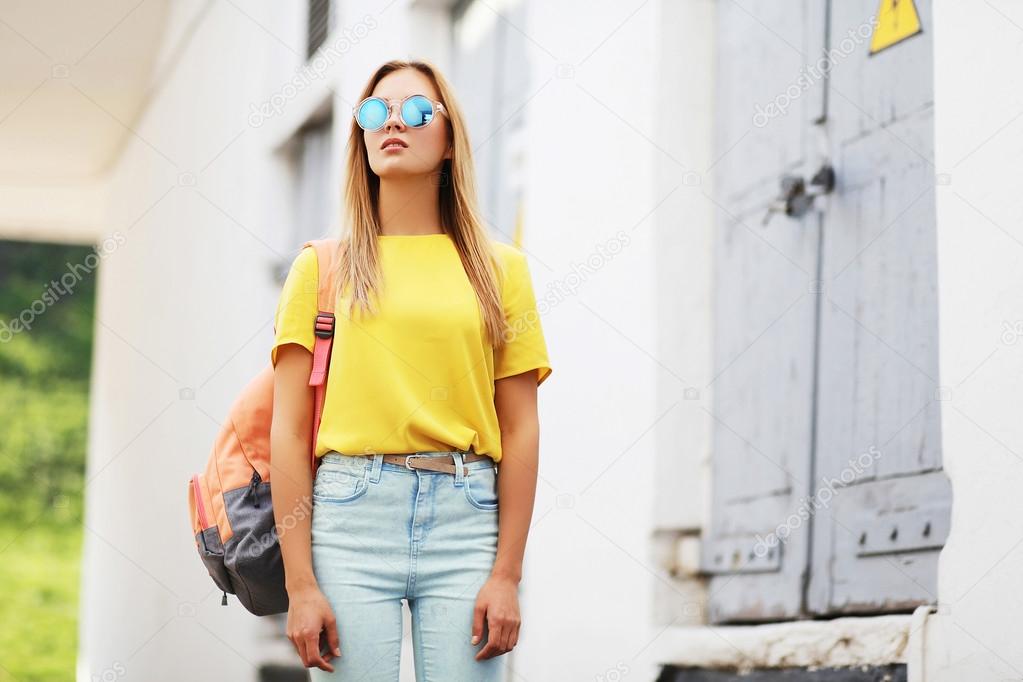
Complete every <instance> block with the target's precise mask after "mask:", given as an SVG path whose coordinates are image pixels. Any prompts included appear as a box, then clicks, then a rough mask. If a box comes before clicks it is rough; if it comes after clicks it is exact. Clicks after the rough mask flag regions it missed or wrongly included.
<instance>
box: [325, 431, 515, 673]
mask: <svg viewBox="0 0 1023 682" xmlns="http://www.w3.org/2000/svg"><path fill="white" fill-rule="evenodd" d="M415 454H418V455H425V456H432V457H444V456H446V461H447V462H448V463H452V461H454V463H455V464H456V465H458V468H459V472H458V473H455V474H449V473H445V472H439V471H430V470H427V469H410V468H407V467H405V466H404V465H399V464H391V463H388V462H384V461H383V456H382V455H344V454H341V453H339V452H328V453H326V454H325V455H323V461H322V463H321V464H320V465H319V468H318V469H317V471H316V477H315V479H314V481H313V507H312V509H313V511H312V560H313V573H314V574H315V576H316V581H317V583H318V584H319V587H320V590H322V592H323V594H324V595H325V596H326V598H327V600H328V601H329V602H330V604H331V606H332V608H333V610H334V616H335V618H336V619H337V626H338V636H339V638H340V640H341V656H340V657H336V658H334V660H333V662H332V663H333V666H334V672H333V673H328V672H326V671H324V670H320V669H318V668H310V670H309V672H310V676H311V679H312V680H328V679H335V680H345V681H346V682H355V681H356V680H359V681H360V682H378V681H379V682H397V680H398V673H399V666H400V660H401V641H402V614H401V608H402V607H401V600H402V599H405V600H406V601H407V603H408V605H409V610H410V612H411V616H412V647H413V654H414V659H415V668H416V680H417V682H430V681H437V682H441V681H443V682H463V681H464V682H468V681H472V682H492V681H496V680H500V679H502V675H503V668H504V659H505V656H504V655H501V656H497V657H495V658H490V659H487V660H484V661H477V660H475V658H474V656H475V655H476V654H477V653H478V652H479V650H480V649H481V648H482V647H483V646H484V644H485V643H486V641H487V640H486V637H487V629H486V625H485V624H484V630H483V639H482V640H481V641H480V642H479V643H478V644H477V645H476V646H473V645H472V644H471V643H470V641H469V640H470V638H471V637H472V620H473V608H474V607H475V605H476V595H477V593H478V592H479V590H480V588H481V587H482V586H483V583H485V582H486V580H487V578H489V576H490V570H491V568H492V567H493V565H494V557H495V556H496V553H497V528H498V526H497V516H498V514H497V509H498V501H497V469H496V467H495V465H494V463H493V461H492V460H491V459H490V458H489V457H488V458H487V459H483V460H479V461H476V462H470V463H469V464H464V465H463V463H462V455H463V454H464V453H462V452H458V451H444V452H439V451H437V452H434V451H431V452H419V453H415ZM452 457H453V458H454V459H452ZM462 466H465V467H467V468H468V469H469V473H468V475H462V473H461V467H462Z"/></svg>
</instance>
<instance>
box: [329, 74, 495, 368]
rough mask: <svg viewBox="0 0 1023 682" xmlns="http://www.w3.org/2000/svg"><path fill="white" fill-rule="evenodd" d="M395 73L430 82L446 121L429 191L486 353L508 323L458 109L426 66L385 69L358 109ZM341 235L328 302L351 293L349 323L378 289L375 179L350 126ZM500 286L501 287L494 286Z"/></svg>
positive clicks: (367, 309)
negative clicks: (470, 293)
mask: <svg viewBox="0 0 1023 682" xmlns="http://www.w3.org/2000/svg"><path fill="white" fill-rule="evenodd" d="M399 69H416V70H418V71H419V72H421V73H423V74H424V75H425V76H426V77H427V78H429V79H430V80H431V81H432V82H433V84H434V86H435V87H436V88H437V92H438V97H439V99H440V101H441V102H442V103H443V104H444V108H445V110H446V111H447V114H448V115H447V116H438V117H437V118H436V119H435V122H437V121H439V120H443V121H444V122H445V125H447V128H448V136H449V140H450V141H451V145H452V150H451V158H450V159H444V161H443V164H442V166H441V169H440V172H439V173H438V175H437V176H436V182H435V183H434V184H435V185H436V187H437V191H438V192H439V195H440V196H439V199H440V201H439V205H440V219H441V226H442V227H443V230H444V232H445V233H447V234H448V235H450V236H451V238H452V241H453V242H454V244H455V247H456V249H457V250H458V254H459V257H460V258H461V261H462V267H463V268H465V272H466V274H467V275H468V277H469V281H470V282H471V284H472V287H473V289H474V290H475V292H476V298H477V300H478V303H479V308H480V315H481V318H482V320H483V325H484V327H485V332H486V336H487V338H488V341H489V342H490V344H491V345H492V347H493V348H495V349H496V348H500V347H501V346H502V345H503V344H504V340H505V335H506V333H507V331H508V330H507V323H506V321H505V319H504V310H503V307H502V304H501V286H502V285H501V283H500V282H499V279H498V278H499V274H498V273H500V277H501V278H503V272H502V271H501V262H500V260H499V259H498V258H497V257H496V252H495V249H494V247H493V246H492V245H491V243H490V238H489V237H488V235H487V231H486V228H485V226H484V224H483V221H482V220H481V218H480V216H479V209H478V205H477V197H476V174H475V169H474V165H473V159H472V148H471V147H470V146H469V136H468V134H467V133H466V130H465V124H464V120H465V119H464V118H463V117H462V111H461V108H460V107H459V106H458V104H457V102H456V101H455V97H454V92H453V90H452V88H451V86H450V84H449V83H448V82H447V80H446V79H445V78H444V76H443V75H441V74H440V72H439V71H438V70H437V69H436V68H435V67H434V66H433V65H432V64H430V63H428V62H425V61H406V60H392V61H388V62H386V63H385V64H383V65H382V66H380V68H378V69H377V70H376V72H375V73H374V74H373V76H372V77H371V78H370V79H369V82H368V83H367V84H366V87H365V88H364V89H363V91H362V95H361V96H360V97H359V100H358V101H360V102H361V101H362V100H363V99H365V98H366V97H369V96H370V95H371V94H373V89H374V88H375V87H376V85H377V83H379V82H380V80H381V79H382V78H383V77H384V76H386V75H387V74H389V73H391V72H393V71H397V70H399ZM345 169H346V180H345V193H344V199H343V204H344V218H345V219H344V225H345V226H347V229H346V230H344V234H342V237H341V239H340V240H339V241H340V243H339V246H338V253H337V254H336V255H337V258H336V260H335V263H336V268H335V270H334V272H333V273H331V276H332V278H333V288H332V291H333V297H334V300H335V301H337V300H338V299H339V297H340V296H341V294H342V292H344V290H345V289H346V288H348V287H350V290H351V294H352V296H351V301H350V304H349V311H348V312H349V315H351V316H354V315H355V314H356V310H357V309H359V310H361V311H362V312H364V313H373V312H375V306H374V304H373V303H372V301H371V299H372V297H373V295H374V294H375V293H376V292H377V291H378V287H379V286H380V271H379V257H378V250H377V240H376V236H377V235H378V234H380V226H379V212H378V210H377V209H378V205H379V196H380V178H379V177H378V176H377V175H376V174H375V173H373V172H372V170H371V169H370V167H369V157H368V152H367V150H366V141H365V139H364V138H363V131H362V128H360V127H359V126H358V124H357V123H356V122H355V120H354V118H353V120H352V124H351V131H350V132H349V134H348V153H347V159H346V163H345ZM501 281H502V282H503V279H501Z"/></svg>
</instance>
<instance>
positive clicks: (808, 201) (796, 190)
mask: <svg viewBox="0 0 1023 682" xmlns="http://www.w3.org/2000/svg"><path fill="white" fill-rule="evenodd" d="M833 189H835V169H834V168H832V167H831V164H829V163H825V164H824V165H823V166H821V168H820V170H819V171H817V172H816V173H814V176H813V177H812V178H810V182H809V189H807V183H806V182H805V181H804V180H803V178H801V177H799V176H798V175H783V176H782V178H781V195H780V196H779V197H778V198H777V199H775V200H774V201H772V202H771V203H770V204H768V206H767V213H766V214H765V215H764V220H763V221H762V222H761V223H760V224H761V226H766V225H767V223H768V222H770V220H771V216H773V215H774V214H775V213H784V214H785V215H787V216H789V217H790V218H801V217H802V216H803V215H804V214H805V213H806V212H807V211H808V210H810V207H811V206H813V200H814V199H815V198H816V197H819V196H821V195H822V194H830V193H831V191H832V190H833Z"/></svg>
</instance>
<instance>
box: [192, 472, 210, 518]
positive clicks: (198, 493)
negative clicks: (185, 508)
mask: <svg viewBox="0 0 1023 682" xmlns="http://www.w3.org/2000/svg"><path fill="white" fill-rule="evenodd" d="M192 487H193V488H194V489H195V507H196V509H197V510H198V511H199V526H200V530H206V529H207V528H209V523H208V522H207V520H206V505H205V504H204V503H203V501H202V487H201V486H200V485H199V474H192Z"/></svg>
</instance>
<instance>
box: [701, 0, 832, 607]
mask: <svg viewBox="0 0 1023 682" xmlns="http://www.w3.org/2000/svg"><path fill="white" fill-rule="evenodd" d="M717 8H718V26H719V29H718V34H717V40H718V44H719V47H718V64H717V95H716V109H717V115H716V122H717V130H716V133H715V135H716V146H717V148H718V150H719V153H718V155H717V156H718V157H719V158H718V160H717V162H716V165H715V166H714V169H713V172H714V181H713V187H714V189H713V197H712V200H713V201H714V202H715V203H716V204H717V205H718V212H717V220H716V224H717V232H716V242H715V245H714V246H715V282H714V292H715V297H716V300H715V306H714V308H715V310H714V319H715V330H714V348H715V371H714V379H713V381H712V383H711V385H710V391H711V394H712V396H713V408H712V412H713V416H712V419H713V428H714V432H713V443H714V451H713V457H712V493H711V494H712V501H713V507H712V513H711V518H710V529H709V533H708V536H707V539H706V542H705V544H704V548H703V552H702V564H703V569H704V570H705V571H706V572H708V573H710V574H712V576H713V577H712V578H711V581H710V585H709V591H710V602H709V609H710V613H709V617H710V620H711V621H713V622H720V621H726V620H775V619H784V618H791V617H794V616H797V615H799V613H800V611H801V607H802V591H803V577H804V572H805V571H806V567H807V557H808V551H809V539H810V533H809V527H808V525H807V524H806V523H805V522H800V523H793V524H786V520H787V519H788V518H789V516H790V515H791V514H792V513H794V512H795V511H796V507H797V505H798V503H799V500H800V499H801V498H804V497H805V496H806V495H807V494H808V491H809V486H810V469H811V466H810V457H811V441H812V429H813V419H812V417H813V402H814V381H813V378H814V352H815V334H816V332H815V325H816V319H817V312H816V307H817V300H816V297H815V295H814V293H813V287H814V282H815V280H816V279H817V278H818V274H817V270H818V264H819V255H818V251H819V244H820V241H819V240H820V236H819V225H818V220H817V218H816V217H814V216H809V217H807V218H805V219H803V220H788V219H784V218H775V219H773V220H772V221H770V222H769V223H768V224H767V225H766V227H764V226H761V218H762V216H763V215H764V210H765V207H766V206H767V204H768V203H769V202H770V201H771V200H772V199H773V198H774V197H775V195H776V194H777V193H778V183H779V178H780V177H781V176H782V174H784V173H803V171H804V168H805V167H807V166H809V165H810V164H812V163H813V160H814V158H813V157H814V154H813V138H812V135H811V134H810V133H811V128H812V127H813V123H812V122H813V120H814V118H815V117H816V116H817V115H819V113H820V110H821V106H822V93H823V87H822V84H821V83H819V82H817V83H809V86H808V88H807V89H805V90H804V91H802V92H800V93H799V94H798V96H796V97H788V96H787V95H786V93H787V92H788V91H789V89H790V86H792V84H793V83H795V82H796V79H797V78H798V76H799V73H800V71H801V70H802V69H803V67H804V66H805V65H806V64H807V63H808V61H809V59H808V58H807V55H810V54H818V53H819V52H820V49H821V46H822V44H823V39H824V12H823V10H824V4H823V0H816V1H812V2H768V1H766V0H765V1H762V2H754V3H741V4H740V3H733V2H721V3H719V4H718V6H717ZM776 110H777V111H776ZM782 111H784V113H781V112H782ZM783 524H786V525H783ZM782 535H784V539H783V541H780V542H777V543H775V542H774V540H775V539H778V540H782V537H781V536H782Z"/></svg>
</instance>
